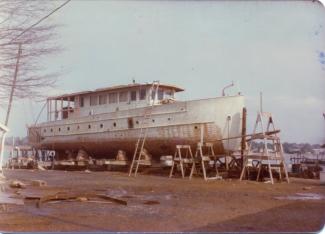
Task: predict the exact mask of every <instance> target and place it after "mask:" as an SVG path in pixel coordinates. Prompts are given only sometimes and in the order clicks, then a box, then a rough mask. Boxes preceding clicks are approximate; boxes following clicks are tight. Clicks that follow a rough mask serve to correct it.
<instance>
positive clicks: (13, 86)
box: [5, 43, 22, 126]
mask: <svg viewBox="0 0 325 234" xmlns="http://www.w3.org/2000/svg"><path fill="white" fill-rule="evenodd" d="M21 52H22V49H21V43H19V45H18V53H17V61H16V67H15V73H14V78H13V80H12V86H11V91H10V96H9V103H8V108H7V115H6V120H5V126H8V121H9V114H10V111H11V106H12V100H13V97H14V92H15V88H16V82H17V76H18V70H19V60H20V56H21Z"/></svg>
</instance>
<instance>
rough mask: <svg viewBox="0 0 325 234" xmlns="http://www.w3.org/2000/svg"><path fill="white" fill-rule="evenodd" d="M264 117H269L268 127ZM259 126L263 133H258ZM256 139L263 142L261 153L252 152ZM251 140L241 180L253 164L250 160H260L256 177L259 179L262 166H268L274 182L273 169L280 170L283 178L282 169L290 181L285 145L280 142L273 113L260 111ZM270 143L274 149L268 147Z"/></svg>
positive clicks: (245, 155) (245, 156)
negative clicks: (285, 157) (284, 150)
mask: <svg viewBox="0 0 325 234" xmlns="http://www.w3.org/2000/svg"><path fill="white" fill-rule="evenodd" d="M263 118H264V119H267V126H266V129H265V126H264V120H263ZM258 127H260V128H261V133H257V128H258ZM270 133H271V134H270ZM254 140H260V141H262V142H263V151H262V152H260V153H254V152H252V149H251V146H252V141H254ZM249 141H251V142H250V144H249V147H248V151H247V153H246V154H244V162H243V169H242V172H241V175H240V180H242V179H243V177H244V176H245V172H246V171H247V172H248V168H249V166H251V163H250V160H257V161H258V166H257V167H258V173H257V179H256V180H257V181H258V180H259V177H260V174H261V170H262V168H263V167H267V169H268V173H269V176H270V180H271V183H272V184H274V180H273V174H272V170H278V172H279V177H280V180H281V179H282V176H281V173H282V171H281V169H282V170H283V172H284V174H285V177H286V181H287V182H288V183H289V176H288V171H287V168H286V164H285V160H284V152H283V147H282V144H281V142H280V137H279V136H278V131H276V130H275V127H274V122H273V118H272V114H271V113H269V112H258V114H257V119H256V122H255V126H254V131H253V134H252V136H251V138H250V139H249ZM268 143H271V145H272V146H273V150H271V149H269V148H268V147H267V145H268ZM263 162H264V163H263ZM265 162H266V163H265Z"/></svg>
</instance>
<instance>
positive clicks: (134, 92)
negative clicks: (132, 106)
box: [131, 90, 137, 101]
mask: <svg viewBox="0 0 325 234" xmlns="http://www.w3.org/2000/svg"><path fill="white" fill-rule="evenodd" d="M136 100H137V91H135V90H133V91H131V101H136Z"/></svg>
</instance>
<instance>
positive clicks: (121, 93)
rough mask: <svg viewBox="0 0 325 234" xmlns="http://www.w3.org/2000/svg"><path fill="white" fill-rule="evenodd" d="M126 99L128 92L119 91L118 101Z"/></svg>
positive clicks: (125, 100)
mask: <svg viewBox="0 0 325 234" xmlns="http://www.w3.org/2000/svg"><path fill="white" fill-rule="evenodd" d="M127 101H128V92H127V91H123V92H120V93H119V102H127Z"/></svg>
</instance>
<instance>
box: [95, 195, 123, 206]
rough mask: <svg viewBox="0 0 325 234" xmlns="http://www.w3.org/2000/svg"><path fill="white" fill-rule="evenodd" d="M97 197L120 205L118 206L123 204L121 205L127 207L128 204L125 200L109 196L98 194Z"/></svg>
mask: <svg viewBox="0 0 325 234" xmlns="http://www.w3.org/2000/svg"><path fill="white" fill-rule="evenodd" d="M97 197H99V198H102V199H105V200H108V201H112V202H115V203H118V204H121V205H125V206H126V205H127V204H128V203H127V201H125V200H122V199H119V198H115V197H111V196H109V195H107V194H97Z"/></svg>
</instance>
